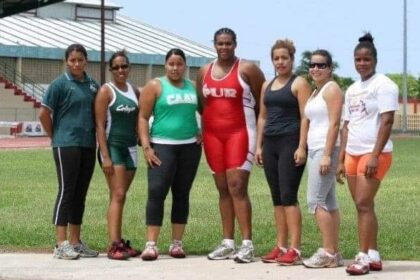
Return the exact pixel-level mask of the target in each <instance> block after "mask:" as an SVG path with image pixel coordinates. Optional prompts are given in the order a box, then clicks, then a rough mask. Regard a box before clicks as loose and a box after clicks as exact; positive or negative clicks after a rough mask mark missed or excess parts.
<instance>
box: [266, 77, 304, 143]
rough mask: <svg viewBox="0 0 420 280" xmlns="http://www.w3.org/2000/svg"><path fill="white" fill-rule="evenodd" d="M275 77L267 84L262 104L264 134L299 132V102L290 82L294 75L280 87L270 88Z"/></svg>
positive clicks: (274, 134) (275, 134)
mask: <svg viewBox="0 0 420 280" xmlns="http://www.w3.org/2000/svg"><path fill="white" fill-rule="evenodd" d="M275 79H276V78H274V79H273V80H272V81H271V82H270V83H269V84H268V86H267V89H266V90H265V95H264V105H265V107H266V110H267V119H266V122H265V128H264V135H267V136H277V135H286V134H294V133H299V130H300V112H299V103H298V100H297V98H296V96H294V95H293V93H292V83H293V81H294V80H295V79H296V76H295V75H293V76H292V77H290V79H289V81H288V82H287V84H286V85H284V87H282V88H281V89H278V90H271V86H272V84H273V82H274V80H275Z"/></svg>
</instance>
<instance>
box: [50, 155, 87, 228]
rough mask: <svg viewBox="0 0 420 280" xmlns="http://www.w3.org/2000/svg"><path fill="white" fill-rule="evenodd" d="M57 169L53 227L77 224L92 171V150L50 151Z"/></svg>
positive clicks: (80, 221)
mask: <svg viewBox="0 0 420 280" xmlns="http://www.w3.org/2000/svg"><path fill="white" fill-rule="evenodd" d="M53 155H54V160H55V165H56V169H57V177H58V194H57V199H56V201H55V207H54V214H53V224H55V225H57V226H67V224H69V223H70V224H73V225H81V224H82V220H83V213H84V210H85V199H86V194H87V191H88V188H89V183H90V179H91V178H92V174H93V170H94V168H95V148H81V147H59V148H53Z"/></svg>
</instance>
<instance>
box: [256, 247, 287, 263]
mask: <svg viewBox="0 0 420 280" xmlns="http://www.w3.org/2000/svg"><path fill="white" fill-rule="evenodd" d="M282 254H284V252H283V251H282V250H281V249H280V248H279V246H277V245H276V246H275V247H274V248H273V249H272V250H271V251H270V252H269V253H267V254H266V255H265V256H262V257H261V260H262V262H264V263H275V262H276V258H278V257H280V256H281V255H282Z"/></svg>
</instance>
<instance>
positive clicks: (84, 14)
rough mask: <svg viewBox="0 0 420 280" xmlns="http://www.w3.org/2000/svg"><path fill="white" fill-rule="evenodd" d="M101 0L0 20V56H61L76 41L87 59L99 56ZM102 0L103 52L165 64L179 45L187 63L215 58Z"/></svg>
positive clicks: (70, 2) (206, 49) (197, 63)
mask: <svg viewBox="0 0 420 280" xmlns="http://www.w3.org/2000/svg"><path fill="white" fill-rule="evenodd" d="M100 2H101V1H100V0H85V1H80V0H79V1H77V0H67V1H64V2H61V3H57V4H53V5H49V6H46V7H42V8H38V9H36V10H31V11H28V12H25V13H21V14H18V15H14V16H9V17H5V18H1V19H0V56H9V57H26V58H40V59H62V58H63V53H64V49H65V48H67V46H68V45H70V44H72V43H80V44H82V45H84V46H85V47H86V49H87V50H88V52H89V59H90V60H91V61H92V60H93V61H99V60H100V49H101V40H100V38H101V37H100V36H101V22H100ZM120 8H121V6H118V5H116V4H114V3H112V2H110V1H105V51H106V53H107V56H109V55H110V53H111V52H114V51H116V50H121V49H123V48H124V49H125V50H126V51H127V52H128V53H129V56H130V60H131V61H132V62H133V63H139V64H157V65H159V64H164V55H165V54H166V52H167V51H168V50H169V49H171V48H175V47H176V48H181V49H182V50H184V52H185V54H186V55H187V60H188V64H189V65H190V66H201V65H203V64H204V63H206V62H208V61H209V60H211V59H213V58H215V57H216V53H215V51H214V50H213V49H212V48H209V47H207V46H204V45H201V44H198V43H196V42H193V41H191V40H189V39H186V38H183V37H181V36H178V35H176V34H173V33H170V32H167V31H165V30H162V29H159V28H156V27H153V26H150V25H148V24H145V23H142V22H140V21H137V20H134V19H131V18H129V17H127V16H124V15H122V14H120V12H119V9H120Z"/></svg>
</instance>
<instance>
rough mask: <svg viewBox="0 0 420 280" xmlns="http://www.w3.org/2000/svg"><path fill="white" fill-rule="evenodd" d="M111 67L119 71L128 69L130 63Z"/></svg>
mask: <svg viewBox="0 0 420 280" xmlns="http://www.w3.org/2000/svg"><path fill="white" fill-rule="evenodd" d="M111 69H112V70H114V71H118V70H120V69H122V70H127V69H128V64H123V65H115V66H112V67H111Z"/></svg>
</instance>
